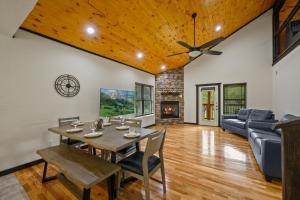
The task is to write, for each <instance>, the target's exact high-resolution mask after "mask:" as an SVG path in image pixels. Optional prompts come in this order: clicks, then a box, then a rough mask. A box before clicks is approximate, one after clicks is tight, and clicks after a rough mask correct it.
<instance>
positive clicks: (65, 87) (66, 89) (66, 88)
mask: <svg viewBox="0 0 300 200" xmlns="http://www.w3.org/2000/svg"><path fill="white" fill-rule="evenodd" d="M54 86H55V90H56V91H57V92H58V94H60V95H61V96H63V97H74V96H76V95H77V94H78V93H79V90H80V84H79V81H78V80H77V78H75V77H74V76H72V75H69V74H63V75H61V76H59V77H58V78H57V79H56V81H55V85H54Z"/></svg>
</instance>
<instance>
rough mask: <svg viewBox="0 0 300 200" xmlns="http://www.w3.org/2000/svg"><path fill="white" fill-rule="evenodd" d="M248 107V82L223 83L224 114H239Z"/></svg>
mask: <svg viewBox="0 0 300 200" xmlns="http://www.w3.org/2000/svg"><path fill="white" fill-rule="evenodd" d="M241 108H246V83H235V84H225V85H223V114H237V113H238V112H239V110H240V109H241Z"/></svg>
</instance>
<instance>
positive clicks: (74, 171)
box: [37, 144, 121, 200]
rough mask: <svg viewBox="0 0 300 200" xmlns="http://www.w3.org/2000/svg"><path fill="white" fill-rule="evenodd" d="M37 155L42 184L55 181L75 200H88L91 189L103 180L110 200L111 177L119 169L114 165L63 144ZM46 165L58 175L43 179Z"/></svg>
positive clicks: (40, 151)
mask: <svg viewBox="0 0 300 200" xmlns="http://www.w3.org/2000/svg"><path fill="white" fill-rule="evenodd" d="M37 153H38V154H39V155H40V156H41V157H42V158H43V159H44V160H45V165H44V172H43V179H42V182H43V183H44V182H47V181H50V180H53V179H56V178H58V179H59V180H60V181H61V182H62V183H63V184H64V185H65V186H66V187H67V188H68V189H69V190H70V191H71V192H73V193H74V195H75V196H76V197H77V198H78V199H83V200H87V199H90V190H91V187H92V186H93V185H95V184H97V183H100V182H101V181H103V180H105V179H107V186H108V193H109V195H108V196H109V199H110V200H112V199H114V196H115V192H114V189H113V188H114V185H113V183H114V182H115V181H114V179H115V174H116V173H118V172H119V171H120V169H121V168H120V167H119V166H118V165H116V164H113V163H109V162H107V161H104V160H102V159H101V158H99V157H96V156H93V155H90V154H88V153H85V152H84V151H82V150H79V149H75V148H74V147H72V146H68V145H65V144H61V145H58V146H54V147H49V148H46V149H42V150H38V151H37ZM48 163H51V164H53V165H55V166H56V167H57V168H58V169H59V170H60V171H61V173H58V174H57V175H56V176H52V177H46V174H47V165H48ZM81 188H83V189H81Z"/></svg>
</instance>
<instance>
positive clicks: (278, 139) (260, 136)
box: [249, 131, 281, 142]
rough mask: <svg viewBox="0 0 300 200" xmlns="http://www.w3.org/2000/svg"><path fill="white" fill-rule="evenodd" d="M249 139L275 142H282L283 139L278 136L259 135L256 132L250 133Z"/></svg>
mask: <svg viewBox="0 0 300 200" xmlns="http://www.w3.org/2000/svg"><path fill="white" fill-rule="evenodd" d="M249 137H251V138H252V139H256V138H261V139H266V140H274V141H279V142H280V141H281V138H280V137H279V136H278V135H276V134H264V133H258V132H255V131H253V132H251V133H249ZM253 141H254V140H253Z"/></svg>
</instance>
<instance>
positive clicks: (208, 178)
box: [16, 125, 282, 200]
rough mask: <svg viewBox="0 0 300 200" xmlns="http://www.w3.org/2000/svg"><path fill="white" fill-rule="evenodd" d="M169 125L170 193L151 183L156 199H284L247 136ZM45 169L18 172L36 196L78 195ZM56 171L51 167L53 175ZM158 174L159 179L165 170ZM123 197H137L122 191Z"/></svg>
mask: <svg viewBox="0 0 300 200" xmlns="http://www.w3.org/2000/svg"><path fill="white" fill-rule="evenodd" d="M160 128H162V127H161V126H155V127H154V129H160ZM167 128H168V129H167V137H166V141H165V148H164V157H165V168H166V182H167V194H166V195H165V196H164V195H163V191H162V185H161V184H159V183H157V182H155V181H151V182H150V191H151V197H152V199H176V200H184V199H189V200H194V199H195V200H196V199H197V200H199V199H204V200H211V199H214V200H224V199H226V200H237V199H239V200H240V199H241V200H278V199H281V192H282V189H281V182H280V181H279V180H275V181H272V182H271V183H269V182H266V181H265V179H264V176H263V174H262V173H261V172H260V170H259V167H258V165H257V163H256V160H255V158H254V156H253V154H252V151H251V149H250V146H249V144H248V141H247V139H245V138H242V137H239V136H237V135H235V134H232V133H228V132H223V131H222V129H220V128H215V127H206V126H196V125H172V126H167ZM144 143H145V142H143V144H142V147H144V146H145V145H144ZM42 170H43V164H39V165H36V166H33V167H30V168H27V169H24V170H21V171H18V172H16V176H17V178H18V179H19V181H20V182H21V184H22V185H23V187H24V189H25V191H26V192H27V194H28V196H29V197H30V198H31V199H32V200H44V199H45V200H52V199H63V200H73V199H74V200H75V199H76V198H75V196H73V195H72V194H71V193H70V192H69V191H68V190H67V189H66V188H65V187H64V186H63V185H62V184H61V183H60V182H59V181H58V180H54V181H52V182H48V183H45V184H41V176H42ZM56 172H57V169H55V167H53V166H51V165H50V168H49V175H51V174H54V173H56ZM154 177H155V178H156V179H160V172H157V173H156V174H155V175H154ZM142 186H143V184H142V182H141V181H136V182H133V183H129V184H127V185H126V190H128V191H130V192H132V193H134V194H135V195H141V194H142V195H144V191H143V187H142ZM91 199H107V192H106V185H105V184H104V183H102V184H98V185H96V186H95V187H93V188H92V194H91ZM118 199H120V200H125V199H132V197H131V196H130V195H128V194H126V193H121V195H120V197H119V198H118Z"/></svg>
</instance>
